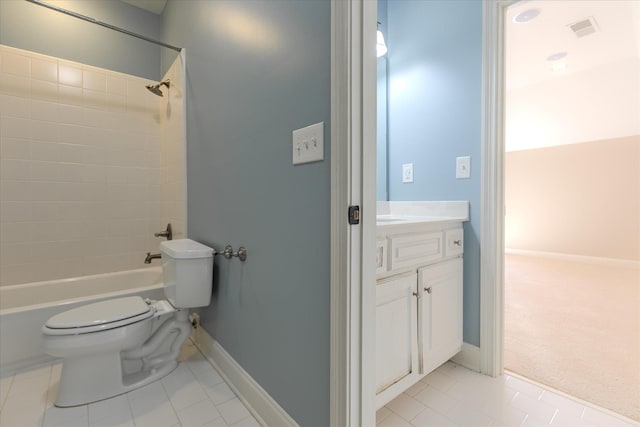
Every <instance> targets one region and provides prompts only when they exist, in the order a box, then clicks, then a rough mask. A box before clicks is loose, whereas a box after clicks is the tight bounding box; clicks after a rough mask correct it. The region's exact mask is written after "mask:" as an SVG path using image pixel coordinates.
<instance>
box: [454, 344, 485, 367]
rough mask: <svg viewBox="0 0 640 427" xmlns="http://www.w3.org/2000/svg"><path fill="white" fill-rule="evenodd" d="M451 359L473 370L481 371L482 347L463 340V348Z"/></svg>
mask: <svg viewBox="0 0 640 427" xmlns="http://www.w3.org/2000/svg"><path fill="white" fill-rule="evenodd" d="M451 361H452V362H455V363H457V364H458V365H461V366H464V367H465V368H469V369H471V370H472V371H476V372H480V347H476V346H475V345H471V344H467V343H466V342H463V343H462V350H460V353H458V354H456V355H455V356H453V357H452V358H451Z"/></svg>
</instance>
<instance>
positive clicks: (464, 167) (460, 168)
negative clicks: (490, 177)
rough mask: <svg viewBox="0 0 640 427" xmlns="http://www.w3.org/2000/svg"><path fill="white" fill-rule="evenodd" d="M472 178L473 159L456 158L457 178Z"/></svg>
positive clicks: (468, 157) (467, 157)
mask: <svg viewBox="0 0 640 427" xmlns="http://www.w3.org/2000/svg"><path fill="white" fill-rule="evenodd" d="M470 177H471V157H470V156H465V157H456V178H457V179H461V178H470Z"/></svg>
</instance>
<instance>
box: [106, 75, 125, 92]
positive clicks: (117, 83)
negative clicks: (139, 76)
mask: <svg viewBox="0 0 640 427" xmlns="http://www.w3.org/2000/svg"><path fill="white" fill-rule="evenodd" d="M107 92H108V93H111V94H114V95H120V96H126V95H127V80H126V79H125V78H123V77H120V76H117V75H115V74H114V73H107Z"/></svg>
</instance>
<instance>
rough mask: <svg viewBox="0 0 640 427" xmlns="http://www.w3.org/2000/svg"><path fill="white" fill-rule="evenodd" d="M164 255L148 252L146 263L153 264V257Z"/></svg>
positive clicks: (158, 257) (157, 257)
mask: <svg viewBox="0 0 640 427" xmlns="http://www.w3.org/2000/svg"><path fill="white" fill-rule="evenodd" d="M160 258H162V255H160V254H152V253H151V252H147V257H146V258H145V259H144V263H145V264H151V260H152V259H160Z"/></svg>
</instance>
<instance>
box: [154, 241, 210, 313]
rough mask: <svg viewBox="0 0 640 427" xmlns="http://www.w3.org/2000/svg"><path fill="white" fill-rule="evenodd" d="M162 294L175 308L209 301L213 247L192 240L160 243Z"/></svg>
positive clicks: (202, 304)
mask: <svg viewBox="0 0 640 427" xmlns="http://www.w3.org/2000/svg"><path fill="white" fill-rule="evenodd" d="M160 252H161V254H162V275H163V279H164V294H165V297H166V298H167V299H168V300H169V302H170V303H171V304H172V305H173V306H174V307H175V308H190V307H206V306H208V305H209V303H210V302H211V289H212V287H213V255H214V250H213V249H211V248H210V247H208V246H205V245H203V244H202V243H198V242H196V241H195V240H191V239H178V240H167V241H165V242H162V243H160Z"/></svg>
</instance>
